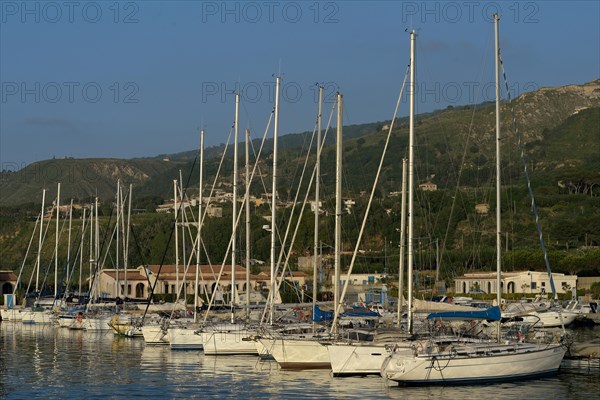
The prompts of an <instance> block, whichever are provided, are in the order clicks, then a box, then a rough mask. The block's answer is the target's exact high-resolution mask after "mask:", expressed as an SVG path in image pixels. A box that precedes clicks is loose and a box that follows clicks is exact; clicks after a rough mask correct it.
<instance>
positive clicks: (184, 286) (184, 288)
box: [177, 170, 188, 309]
mask: <svg viewBox="0 0 600 400" xmlns="http://www.w3.org/2000/svg"><path fill="white" fill-rule="evenodd" d="M179 196H180V198H181V222H180V224H181V253H182V255H183V257H182V258H183V276H182V277H181V281H182V282H181V288H179V289H178V290H177V295H178V296H179V293H181V292H183V304H184V305H185V307H186V309H187V293H186V291H187V283H186V275H187V270H188V259H187V255H186V253H185V219H186V214H185V198H184V196H183V174H182V173H181V170H179ZM186 197H187V196H186Z"/></svg>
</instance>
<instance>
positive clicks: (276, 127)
mask: <svg viewBox="0 0 600 400" xmlns="http://www.w3.org/2000/svg"><path fill="white" fill-rule="evenodd" d="M280 84H281V77H280V76H278V77H277V78H276V84H275V121H274V125H273V188H272V191H271V282H270V285H271V290H270V292H271V307H270V309H269V324H270V325H273V316H274V311H275V244H276V243H275V239H276V237H277V233H276V229H277V224H276V220H275V219H276V217H277V213H276V211H277V136H278V134H279V86H280Z"/></svg>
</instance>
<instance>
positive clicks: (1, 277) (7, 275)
mask: <svg viewBox="0 0 600 400" xmlns="http://www.w3.org/2000/svg"><path fill="white" fill-rule="evenodd" d="M17 279H18V277H17V276H16V275H15V273H14V272H12V271H0V281H2V282H16V281H17Z"/></svg>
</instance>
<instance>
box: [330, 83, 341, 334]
mask: <svg viewBox="0 0 600 400" xmlns="http://www.w3.org/2000/svg"><path fill="white" fill-rule="evenodd" d="M337 102H338V109H337V133H336V139H335V142H336V153H335V158H336V161H335V243H334V247H335V250H334V277H335V278H334V280H335V282H334V285H333V299H334V301H333V304H334V307H335V309H334V312H335V314H334V320H337V315H338V312H339V304H338V303H339V300H340V299H339V297H340V293H339V291H340V261H341V259H340V250H341V241H342V121H343V118H342V106H343V104H342V102H343V96H342V94H341V93H338V94H337ZM337 328H338V327H337V324H334V326H333V327H332V333H333V334H337V332H338V329H337Z"/></svg>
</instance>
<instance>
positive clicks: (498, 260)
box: [493, 14, 502, 341]
mask: <svg viewBox="0 0 600 400" xmlns="http://www.w3.org/2000/svg"><path fill="white" fill-rule="evenodd" d="M493 17H494V37H495V39H494V44H495V46H494V51H495V53H496V54H495V61H496V301H497V302H498V307H500V301H501V299H502V287H501V284H502V253H501V251H502V237H501V235H502V225H501V223H502V220H501V209H500V208H501V207H500V200H501V197H500V188H501V185H500V184H501V182H500V172H501V170H500V140H501V136H500V46H499V39H498V37H499V33H498V32H499V27H498V23H499V21H500V16H499V15H498V14H494V15H493ZM496 333H497V335H498V341H500V322H498V326H497V332H496Z"/></svg>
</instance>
